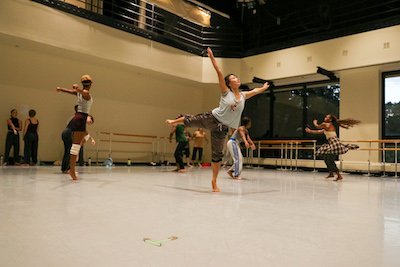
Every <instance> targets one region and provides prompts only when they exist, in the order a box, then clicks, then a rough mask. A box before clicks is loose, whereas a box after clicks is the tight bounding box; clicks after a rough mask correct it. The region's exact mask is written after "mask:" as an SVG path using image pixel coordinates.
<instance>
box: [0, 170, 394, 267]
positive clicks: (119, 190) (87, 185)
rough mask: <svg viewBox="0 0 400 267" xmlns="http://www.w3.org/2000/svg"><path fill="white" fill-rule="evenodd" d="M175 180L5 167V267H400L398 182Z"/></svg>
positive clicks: (265, 175)
mask: <svg viewBox="0 0 400 267" xmlns="http://www.w3.org/2000/svg"><path fill="white" fill-rule="evenodd" d="M172 169H173V167H168V168H167V167H113V168H106V167H79V168H78V171H80V177H81V178H82V180H81V181H79V182H74V181H72V180H70V179H69V178H68V175H63V174H60V171H59V167H45V166H41V167H14V166H7V167H0V266H74V267H75V266H157V267H158V266H185V267H186V266H246V267H247V266H341V267H342V266H363V267H365V266H374V267H375V266H400V184H399V183H400V181H398V180H396V179H393V178H384V179H383V178H368V177H365V176H361V175H345V176H344V180H343V181H340V182H334V181H328V180H326V179H324V176H326V174H327V173H311V172H285V171H276V170H249V169H245V170H244V171H243V175H242V176H243V177H245V178H247V179H246V180H243V181H237V180H233V179H230V178H228V176H227V174H226V173H225V171H223V172H221V173H220V177H219V179H218V185H219V187H220V189H221V192H220V193H212V192H211V169H209V168H207V169H204V168H203V169H199V168H198V167H196V168H193V169H190V170H189V171H188V172H187V173H184V174H178V173H173V172H170V170H172ZM171 236H177V237H178V239H176V240H173V241H165V242H162V243H161V244H162V246H161V247H159V246H155V245H153V244H150V243H147V242H144V241H143V238H150V239H151V240H152V241H160V240H163V239H167V238H168V237H171Z"/></svg>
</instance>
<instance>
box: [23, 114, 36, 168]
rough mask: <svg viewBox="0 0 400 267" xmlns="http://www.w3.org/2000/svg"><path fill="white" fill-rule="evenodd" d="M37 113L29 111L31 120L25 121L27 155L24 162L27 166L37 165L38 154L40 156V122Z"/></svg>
mask: <svg viewBox="0 0 400 267" xmlns="http://www.w3.org/2000/svg"><path fill="white" fill-rule="evenodd" d="M35 116H36V111H35V110H33V109H31V110H29V119H27V120H26V121H25V127H24V142H25V149H24V151H25V154H24V162H25V164H31V160H32V164H33V165H36V163H37V161H38V160H37V154H38V144H39V137H38V132H39V121H38V120H37V119H36V118H35Z"/></svg>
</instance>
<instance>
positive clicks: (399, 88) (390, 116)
mask: <svg viewBox="0 0 400 267" xmlns="http://www.w3.org/2000/svg"><path fill="white" fill-rule="evenodd" d="M384 82H385V88H384V90H385V136H386V137H395V136H400V75H399V76H395V77H386V78H385V81H384Z"/></svg>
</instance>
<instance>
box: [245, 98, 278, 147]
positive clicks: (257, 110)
mask: <svg viewBox="0 0 400 267" xmlns="http://www.w3.org/2000/svg"><path fill="white" fill-rule="evenodd" d="M270 105H271V104H270V97H269V94H261V95H257V96H254V97H252V98H250V99H249V100H246V107H245V109H244V111H243V115H242V117H249V118H250V119H251V125H252V127H251V128H250V129H249V134H250V137H251V139H253V140H260V139H266V138H269V137H270V133H271V132H270Z"/></svg>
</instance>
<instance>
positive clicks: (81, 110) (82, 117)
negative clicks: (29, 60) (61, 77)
mask: <svg viewBox="0 0 400 267" xmlns="http://www.w3.org/2000/svg"><path fill="white" fill-rule="evenodd" d="M81 83H82V85H83V89H81V88H79V86H78V85H77V84H74V85H73V86H72V87H73V89H66V88H61V87H57V88H56V89H57V91H58V92H65V93H69V94H73V95H76V96H77V97H78V113H76V114H75V116H74V117H73V118H72V120H71V123H72V127H73V128H74V130H75V131H74V139H73V142H74V143H73V145H72V147H71V153H70V155H71V159H70V172H69V175H71V178H72V179H74V180H79V178H78V177H76V173H75V165H76V158H77V156H78V154H79V150H80V148H81V143H82V140H83V139H85V140H86V141H87V140H88V139H89V138H90V135H89V134H88V132H87V131H86V120H87V117H88V114H89V112H90V107H91V106H92V104H93V98H92V96H91V95H90V92H89V91H90V88H91V86H92V78H91V77H90V76H89V75H83V76H82V78H81Z"/></svg>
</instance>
